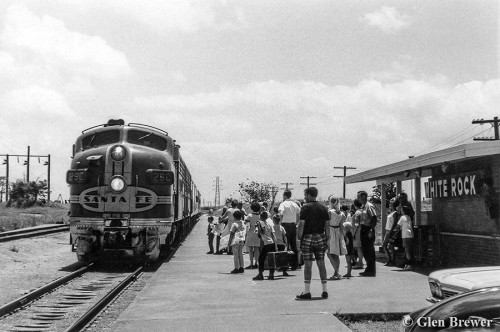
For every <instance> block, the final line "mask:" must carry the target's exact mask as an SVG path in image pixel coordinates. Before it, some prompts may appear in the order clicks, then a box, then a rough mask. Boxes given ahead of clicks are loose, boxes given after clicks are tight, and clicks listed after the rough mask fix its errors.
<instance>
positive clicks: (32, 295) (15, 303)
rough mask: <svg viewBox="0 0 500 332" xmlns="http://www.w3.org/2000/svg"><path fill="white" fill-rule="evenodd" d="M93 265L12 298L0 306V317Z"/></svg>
mask: <svg viewBox="0 0 500 332" xmlns="http://www.w3.org/2000/svg"><path fill="white" fill-rule="evenodd" d="M92 265H93V263H91V264H89V265H87V266H84V267H82V268H81V269H78V270H76V271H74V272H71V273H70V274H68V275H65V276H63V277H61V278H59V279H56V280H54V281H52V282H51V283H49V284H47V285H45V286H42V287H40V288H38V289H35V290H34V291H32V292H30V293H29V294H26V295H24V296H22V297H20V298H18V299H17V300H14V301H12V302H9V303H7V304H5V305H3V306H1V307H0V318H1V317H3V316H5V315H7V314H9V313H11V312H13V311H15V310H17V309H19V308H21V307H23V306H24V305H26V304H27V303H30V302H31V301H33V300H35V299H37V298H39V297H40V296H42V295H44V294H46V293H48V292H50V291H52V290H53V289H55V288H57V287H59V286H61V285H63V284H65V283H67V282H68V281H70V280H72V279H75V278H77V277H79V276H80V275H82V274H84V273H85V272H87V270H88V269H89V268H90V267H91V266H92Z"/></svg>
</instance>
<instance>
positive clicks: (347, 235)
mask: <svg viewBox="0 0 500 332" xmlns="http://www.w3.org/2000/svg"><path fill="white" fill-rule="evenodd" d="M344 239H345V244H346V247H347V253H346V255H345V261H346V262H347V273H346V274H344V275H343V277H344V278H350V277H352V276H351V270H352V261H353V258H354V255H355V252H354V245H353V242H354V237H353V236H352V223H351V222H350V221H346V222H344Z"/></svg>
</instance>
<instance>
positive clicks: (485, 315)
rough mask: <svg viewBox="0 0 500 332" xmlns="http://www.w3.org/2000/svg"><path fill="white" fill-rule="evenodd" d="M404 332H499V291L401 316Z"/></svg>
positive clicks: (463, 295) (455, 298) (484, 290)
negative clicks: (450, 331)
mask: <svg viewBox="0 0 500 332" xmlns="http://www.w3.org/2000/svg"><path fill="white" fill-rule="evenodd" d="M401 330H402V331H404V332H420V331H441V330H453V331H474V332H479V331H500V287H488V288H482V289H478V290H473V291H470V292H465V293H461V294H458V295H456V296H453V297H450V298H447V299H444V300H442V301H439V302H437V303H434V304H433V305H431V306H428V307H425V308H422V309H419V310H417V311H414V312H412V313H410V314H408V315H405V316H404V317H403V319H402V321H401Z"/></svg>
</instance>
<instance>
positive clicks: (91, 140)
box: [80, 130, 120, 151]
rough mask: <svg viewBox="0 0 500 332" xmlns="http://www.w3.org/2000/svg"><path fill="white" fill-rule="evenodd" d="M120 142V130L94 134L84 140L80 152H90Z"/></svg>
mask: <svg viewBox="0 0 500 332" xmlns="http://www.w3.org/2000/svg"><path fill="white" fill-rule="evenodd" d="M119 141H120V131H119V130H107V131H101V132H93V133H90V134H88V135H87V136H85V137H83V138H82V141H81V146H80V150H82V151H83V150H88V149H92V148H97V147H99V146H103V145H109V144H114V143H118V142H119Z"/></svg>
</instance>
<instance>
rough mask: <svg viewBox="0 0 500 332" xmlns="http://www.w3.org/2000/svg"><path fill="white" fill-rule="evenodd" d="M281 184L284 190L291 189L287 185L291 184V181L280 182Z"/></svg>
mask: <svg viewBox="0 0 500 332" xmlns="http://www.w3.org/2000/svg"><path fill="white" fill-rule="evenodd" d="M281 184H284V185H285V189H284V190H291V189H292V188H288V185H292V184H293V183H291V182H281Z"/></svg>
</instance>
